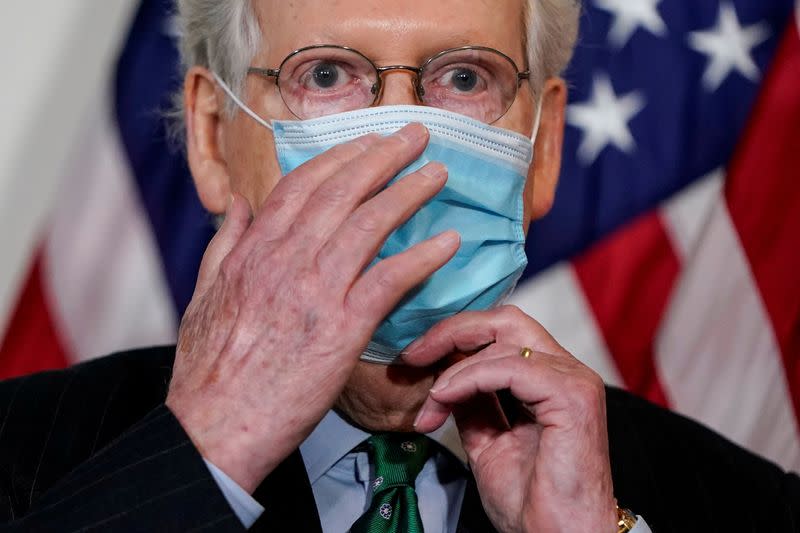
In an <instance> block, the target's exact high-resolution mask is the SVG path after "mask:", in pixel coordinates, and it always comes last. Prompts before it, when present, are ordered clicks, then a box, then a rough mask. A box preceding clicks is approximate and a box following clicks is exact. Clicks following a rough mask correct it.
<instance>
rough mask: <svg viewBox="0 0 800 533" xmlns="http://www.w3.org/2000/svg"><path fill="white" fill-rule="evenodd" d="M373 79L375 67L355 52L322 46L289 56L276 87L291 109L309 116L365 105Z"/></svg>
mask: <svg viewBox="0 0 800 533" xmlns="http://www.w3.org/2000/svg"><path fill="white" fill-rule="evenodd" d="M377 82H378V74H377V72H376V71H375V67H374V66H373V65H372V63H370V62H369V60H368V59H367V58H365V57H364V56H362V55H361V54H359V53H358V52H355V51H353V50H347V49H344V48H337V47H334V46H331V47H328V46H322V47H317V48H308V49H305V50H302V51H300V52H297V53H295V54H294V55H292V56H290V57H289V58H288V59H287V60H286V61H285V62H284V63H283V65H281V73H280V76H279V78H278V87H279V88H280V91H281V96H282V97H283V100H284V102H285V103H286V106H287V107H288V108H289V109H290V110H291V111H292V113H294V114H295V115H296V116H297V117H298V118H301V119H309V118H317V117H322V116H325V115H331V114H334V113H343V112H345V111H352V110H354V109H361V108H364V107H369V106H370V105H372V102H373V101H374V100H375V93H374V87H375V86H376V84H377Z"/></svg>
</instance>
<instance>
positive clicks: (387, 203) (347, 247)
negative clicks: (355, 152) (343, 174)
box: [317, 163, 447, 285]
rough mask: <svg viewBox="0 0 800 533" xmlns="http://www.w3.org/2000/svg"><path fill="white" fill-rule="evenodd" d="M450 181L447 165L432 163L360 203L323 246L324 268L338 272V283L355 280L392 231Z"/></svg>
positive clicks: (320, 259)
mask: <svg viewBox="0 0 800 533" xmlns="http://www.w3.org/2000/svg"><path fill="white" fill-rule="evenodd" d="M446 181H447V168H446V167H445V166H444V165H442V164H441V163H430V164H428V165H426V166H424V167H423V168H422V169H420V170H419V171H418V172H415V173H413V174H410V175H408V176H406V177H405V178H403V179H401V180H400V181H398V182H397V183H395V184H394V185H392V186H391V187H389V188H387V189H386V190H384V191H382V192H381V193H379V194H378V195H377V196H375V197H374V198H372V199H371V200H369V201H367V202H366V203H364V204H362V205H361V206H359V207H358V209H356V211H355V212H354V213H353V214H352V216H350V218H348V219H347V220H346V221H345V222H344V223H343V224H342V226H341V227H340V228H339V230H338V231H337V232H336V233H335V234H334V235H333V236H332V237H331V239H330V240H329V241H328V242H327V243H326V244H325V245H324V246H323V248H322V250H320V253H319V256H318V258H317V260H318V262H319V265H320V270H321V271H323V272H330V273H331V274H332V275H333V274H335V280H336V282H337V284H347V285H350V284H352V280H353V279H354V278H355V277H356V276H358V274H359V273H360V272H362V271H363V270H364V268H366V267H367V265H368V264H369V263H370V261H372V259H374V258H375V256H376V255H377V253H378V251H379V250H380V247H381V246H382V245H383V243H384V242H385V241H386V239H387V237H388V236H389V234H390V233H391V232H392V231H394V230H395V229H396V228H397V227H398V226H400V225H401V224H402V223H403V222H405V221H406V220H408V219H409V218H410V217H411V215H413V214H414V213H415V212H416V211H417V210H419V208H420V207H422V206H423V205H424V204H425V203H426V202H427V201H428V200H430V199H431V198H433V197H434V196H436V194H437V193H438V192H439V191H441V190H442V187H444V185H445V183H446ZM331 279H334V278H331Z"/></svg>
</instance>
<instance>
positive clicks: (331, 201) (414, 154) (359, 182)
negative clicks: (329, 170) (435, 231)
mask: <svg viewBox="0 0 800 533" xmlns="http://www.w3.org/2000/svg"><path fill="white" fill-rule="evenodd" d="M427 143H428V130H427V129H426V128H425V127H424V126H422V125H421V124H409V125H407V126H405V127H404V128H402V129H401V130H399V131H398V132H397V133H394V134H392V135H389V136H388V137H384V138H381V139H380V140H378V141H377V142H376V143H375V144H374V145H372V146H371V147H370V149H369V150H367V151H366V152H364V153H363V154H361V155H359V156H357V157H356V158H355V159H353V161H351V162H350V163H349V164H347V165H345V166H343V167H342V168H340V169H339V170H338V171H337V172H336V173H335V174H334V175H333V176H331V177H330V178H329V179H328V180H326V181H325V182H324V183H322V184H321V185H320V186H319V187H318V188H317V190H316V191H314V193H313V194H312V195H311V198H309V200H308V202H306V204H305V205H304V206H303V208H302V209H301V210H300V212H299V213H298V215H297V218H296V219H295V221H294V223H293V224H292V227H291V229H290V230H289V231H290V232H291V233H292V237H293V238H296V239H298V240H299V241H300V242H303V243H305V247H306V248H307V249H309V250H315V249H319V248H320V247H321V246H322V244H323V243H325V242H326V241H327V240H328V238H329V237H330V235H331V234H332V233H333V232H334V231H336V230H337V229H338V227H339V225H340V224H341V223H342V222H344V220H346V219H347V218H348V217H350V215H351V214H352V212H353V211H354V210H355V209H356V207H358V206H359V205H361V204H362V203H363V202H364V200H366V199H367V198H368V197H370V196H372V195H374V194H375V193H377V192H378V191H379V190H380V189H382V188H383V187H384V186H385V185H386V184H387V183H388V182H389V181H390V180H392V179H393V178H394V177H395V176H397V174H398V173H400V172H401V171H402V170H403V169H404V168H405V167H407V166H408V165H410V164H411V163H412V162H413V161H414V160H415V159H417V158H418V157H419V156H420V155H421V154H422V152H423V150H425V146H426V145H427Z"/></svg>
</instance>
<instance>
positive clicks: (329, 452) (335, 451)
mask: <svg viewBox="0 0 800 533" xmlns="http://www.w3.org/2000/svg"><path fill="white" fill-rule="evenodd" d="M369 437H370V433H367V432H366V431H363V430H361V429H359V428H357V427H355V426H353V425H351V424H350V423H348V422H347V421H346V420H345V419H344V418H342V417H341V416H339V414H337V413H336V412H335V411H333V410H331V411H328V414H327V415H325V418H323V419H322V421H321V422H320V423H319V424H318V425H317V427H316V428H314V431H312V432H311V435H309V436H308V438H307V439H306V440H305V441H304V442H303V443H302V444H301V445H300V454H301V455H302V456H303V462H304V463H305V465H306V472H308V478H309V480H310V481H311V483H312V484H313V483H315V482H316V481H317V480H318V479H319V478H321V477H322V476H323V475H324V474H325V472H327V471H328V470H330V469H331V467H333V465H335V464H336V463H337V462H338V461H339V460H340V459H341V458H342V457H344V456H345V455H347V454H348V453H349V452H350V451H352V450H353V448H355V447H356V446H358V445H359V444H361V443H362V442H364V441H365V440H366V439H368V438H369ZM427 437H429V438H430V439H432V440H434V441H435V442H437V443H439V445H440V446H442V447H443V448H445V449H446V450H447V451H449V452H450V453H451V454H453V455H454V456H455V457H456V458H458V460H459V461H460V462H461V464H462V465H464V467H465V468H468V466H467V464H468V463H467V454H466V452H465V451H464V447H463V446H462V445H461V437H460V436H459V435H458V428H456V424H455V421H454V420H453V417H452V416H451V417H449V418H448V419H447V421H446V422H445V423H444V425H443V426H442V427H440V428H439V429H437V430H436V431H434V432H432V433H428V434H427Z"/></svg>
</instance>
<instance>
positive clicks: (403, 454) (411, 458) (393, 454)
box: [350, 433, 429, 533]
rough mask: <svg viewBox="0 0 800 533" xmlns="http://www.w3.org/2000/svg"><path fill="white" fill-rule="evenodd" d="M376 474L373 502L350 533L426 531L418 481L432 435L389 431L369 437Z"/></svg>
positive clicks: (371, 459) (371, 457) (411, 532)
mask: <svg viewBox="0 0 800 533" xmlns="http://www.w3.org/2000/svg"><path fill="white" fill-rule="evenodd" d="M367 445H368V446H369V449H370V452H369V455H370V461H371V462H372V464H373V465H374V470H375V477H374V478H373V479H372V480H371V486H372V502H371V503H370V506H369V509H367V511H366V512H365V513H364V514H363V515H361V517H360V518H359V519H358V520H356V523H355V524H353V527H351V528H350V533H389V532H391V533H406V532H408V533H423V529H422V519H421V518H420V516H419V506H418V505H417V493H416V492H415V491H414V482H415V481H416V479H417V476H418V475H419V472H420V470H422V465H424V464H425V461H427V460H428V456H429V454H428V438H427V437H425V436H423V435H418V434H408V433H386V434H382V435H374V436H372V437H371V438H369V439H368V440H367Z"/></svg>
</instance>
